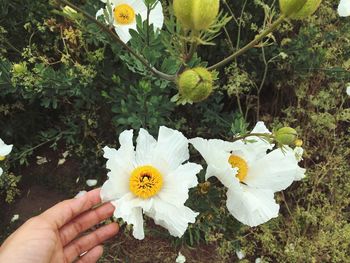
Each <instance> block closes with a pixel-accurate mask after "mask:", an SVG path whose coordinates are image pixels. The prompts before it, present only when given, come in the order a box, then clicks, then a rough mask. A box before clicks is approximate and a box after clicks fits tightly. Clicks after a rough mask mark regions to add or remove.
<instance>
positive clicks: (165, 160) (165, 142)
mask: <svg viewBox="0 0 350 263" xmlns="http://www.w3.org/2000/svg"><path fill="white" fill-rule="evenodd" d="M189 157H190V155H189V151H188V140H187V138H186V137H185V136H184V135H183V134H182V133H181V132H179V131H177V130H173V129H169V128H167V127H164V126H161V127H160V128H159V134H158V142H157V146H156V148H155V153H154V156H153V163H157V164H158V165H157V167H162V168H163V173H167V172H166V171H165V170H167V171H168V172H170V171H173V170H175V169H177V167H178V166H180V165H181V164H182V163H183V162H185V161H187V160H188V158H189Z"/></svg>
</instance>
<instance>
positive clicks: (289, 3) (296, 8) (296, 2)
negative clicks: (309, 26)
mask: <svg viewBox="0 0 350 263" xmlns="http://www.w3.org/2000/svg"><path fill="white" fill-rule="evenodd" d="M321 1H322V0H306V1H305V0H280V8H281V12H282V13H283V14H285V15H286V16H288V17H290V18H292V19H304V18H306V17H308V16H311V15H312V14H313V13H315V12H316V10H317V8H318V7H319V6H320V4H321ZM303 2H304V3H303Z"/></svg>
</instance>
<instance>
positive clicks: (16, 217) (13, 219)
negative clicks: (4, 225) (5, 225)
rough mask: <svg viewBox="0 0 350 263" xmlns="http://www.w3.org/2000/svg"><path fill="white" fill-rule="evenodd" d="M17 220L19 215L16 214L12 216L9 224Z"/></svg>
mask: <svg viewBox="0 0 350 263" xmlns="http://www.w3.org/2000/svg"><path fill="white" fill-rule="evenodd" d="M18 219H19V215H18V214H15V215H13V217H12V218H11V223H13V222H15V221H17V220H18Z"/></svg>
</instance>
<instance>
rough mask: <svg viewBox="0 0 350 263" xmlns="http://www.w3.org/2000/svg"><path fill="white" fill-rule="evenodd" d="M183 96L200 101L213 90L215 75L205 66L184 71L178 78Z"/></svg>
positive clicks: (193, 100)
mask: <svg viewBox="0 0 350 263" xmlns="http://www.w3.org/2000/svg"><path fill="white" fill-rule="evenodd" d="M178 88H179V93H180V95H181V97H182V98H183V99H185V100H188V101H191V102H200V101H203V100H205V99H206V98H208V97H209V95H210V94H211V92H212V91H213V77H212V75H211V73H210V72H209V71H208V70H207V69H205V68H201V67H198V68H193V69H188V70H186V71H185V72H183V73H182V74H181V75H180V77H179V79H178Z"/></svg>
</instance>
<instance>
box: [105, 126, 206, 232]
mask: <svg viewBox="0 0 350 263" xmlns="http://www.w3.org/2000/svg"><path fill="white" fill-rule="evenodd" d="M136 142H137V145H136V149H135V148H134V145H133V131H132V130H127V131H124V132H122V133H121V134H120V136H119V143H120V148H119V149H118V150H116V149H112V148H109V147H105V148H104V149H103V150H104V157H105V158H107V159H108V161H107V165H106V166H107V169H109V170H110V172H109V173H108V180H107V181H106V182H105V183H104V184H103V186H102V189H101V198H102V200H104V201H112V204H113V205H114V206H115V208H116V209H115V211H114V216H115V217H117V218H122V219H123V220H124V221H126V222H127V223H128V224H132V225H133V235H134V237H135V238H137V239H143V238H144V236H145V235H144V229H143V213H144V214H146V215H147V216H149V217H151V218H153V219H154V221H155V223H156V224H158V225H161V226H163V227H165V228H166V229H168V230H169V232H170V234H171V235H173V236H176V237H181V236H182V235H183V234H184V232H185V231H186V229H187V226H188V224H189V223H194V222H195V218H196V216H197V215H198V213H196V212H194V211H192V210H191V209H190V208H188V207H186V206H185V205H184V203H185V202H186V200H187V199H188V189H189V188H191V187H195V186H196V185H197V184H198V181H197V176H196V174H197V173H198V172H199V171H200V170H201V168H202V167H201V166H200V165H198V164H195V163H190V162H186V161H187V160H188V158H189V151H188V140H187V139H186V137H185V136H184V135H183V134H182V133H181V132H179V131H176V130H172V129H169V128H166V127H163V126H162V127H160V129H159V135H158V139H157V140H156V139H154V138H153V137H152V136H151V135H150V134H149V133H148V132H147V131H146V130H144V129H140V131H139V135H138V137H137V140H136ZM184 162H186V163H184Z"/></svg>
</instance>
